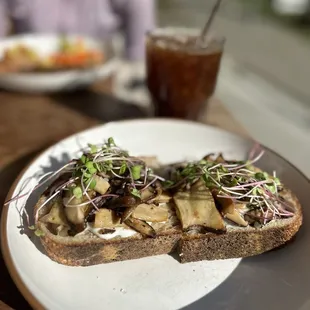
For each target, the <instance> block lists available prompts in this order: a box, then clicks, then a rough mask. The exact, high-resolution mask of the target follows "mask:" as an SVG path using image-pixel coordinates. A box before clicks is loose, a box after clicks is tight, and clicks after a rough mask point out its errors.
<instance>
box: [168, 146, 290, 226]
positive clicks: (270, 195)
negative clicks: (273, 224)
mask: <svg viewBox="0 0 310 310" xmlns="http://www.w3.org/2000/svg"><path fill="white" fill-rule="evenodd" d="M212 155H213V154H211V155H207V156H205V157H204V158H203V159H202V160H200V161H196V162H189V163H187V164H185V165H184V163H183V164H180V165H172V166H171V167H170V170H168V171H169V181H168V182H165V183H164V189H166V190H168V191H170V192H171V193H173V194H174V195H175V196H174V197H175V202H176V205H177V207H178V210H179V212H180V211H181V213H180V219H181V222H182V224H183V229H187V228H188V225H189V224H190V223H191V221H192V219H193V216H192V215H189V213H187V215H185V214H186V213H185V211H186V212H188V210H191V211H190V212H191V214H194V213H192V212H194V211H195V210H196V209H197V202H195V203H194V204H193V203H191V204H189V203H188V201H189V200H190V197H191V196H192V195H193V194H190V193H192V191H193V189H195V190H203V189H208V190H210V191H211V193H212V195H213V198H214V200H215V203H216V205H217V207H218V210H219V211H220V212H221V214H222V215H223V217H225V218H227V219H229V220H230V221H233V222H234V223H235V224H237V225H239V226H247V225H249V224H250V225H252V226H254V227H259V226H262V225H265V224H267V223H268V222H270V221H272V220H275V219H280V218H289V217H292V216H293V215H294V208H293V207H292V206H290V205H289V204H288V203H287V202H286V201H285V200H284V199H283V198H282V197H281V190H282V188H283V186H282V184H281V182H280V180H279V179H278V178H277V177H276V175H275V173H274V175H273V176H271V175H269V174H267V173H266V172H263V171H261V170H260V169H258V168H257V167H254V166H253V165H254V163H256V162H257V161H258V160H259V159H260V158H261V156H262V155H263V152H261V153H260V154H258V155H257V156H256V158H254V159H249V160H247V161H228V160H225V159H224V157H223V156H222V155H221V154H220V155H219V156H217V157H215V158H213V156H212ZM180 193H181V194H180ZM180 195H181V196H182V195H183V197H184V195H185V196H187V198H188V200H187V202H186V204H185V203H184V199H183V200H180V199H179V198H178V197H180ZM189 205H191V207H189ZM210 205H211V204H210V203H209V204H208V203H205V209H210ZM199 208H200V210H203V207H202V203H200V205H199ZM202 212H206V211H200V212H199V218H200V215H201V214H202ZM205 214H206V213H205ZM185 216H186V218H185ZM213 216H214V215H213ZM209 217H210V215H209ZM218 224H219V222H218ZM219 225H220V224H219ZM209 228H213V227H209Z"/></svg>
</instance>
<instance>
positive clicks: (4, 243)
mask: <svg viewBox="0 0 310 310" xmlns="http://www.w3.org/2000/svg"><path fill="white" fill-rule="evenodd" d="M141 121H143V122H147V121H153V122H154V121H155V122H158V121H159V122H161V121H169V122H173V123H184V124H196V125H200V126H202V127H209V128H214V129H217V130H219V131H222V132H223V133H226V134H227V133H228V134H231V135H233V136H235V137H238V138H242V139H244V140H247V141H251V137H244V136H242V135H240V134H237V133H234V132H231V131H229V130H226V129H222V128H220V127H217V126H214V125H209V124H205V123H200V122H196V121H191V120H181V119H173V118H166V117H163V118H155V117H151V118H135V119H129V120H128V119H127V120H118V121H111V122H106V123H102V124H99V125H94V126H91V127H89V128H87V129H84V130H81V131H78V132H76V133H74V134H71V135H69V136H67V137H64V138H63V139H60V140H59V141H57V142H56V143H53V144H52V145H50V146H48V147H46V148H44V149H43V150H41V151H40V152H39V153H38V154H37V155H35V156H34V157H33V158H32V159H31V160H30V161H29V162H28V163H27V164H26V166H25V167H24V168H23V169H22V170H21V171H20V172H19V174H18V175H17V177H16V178H15V180H14V182H13V183H12V185H11V186H10V189H9V191H8V194H7V195H6V197H5V201H7V200H8V199H11V198H12V196H13V193H14V191H15V189H16V187H17V184H18V183H19V181H20V179H21V178H22V177H23V175H24V173H25V172H26V171H27V169H28V168H29V167H30V166H31V165H32V164H33V163H34V162H35V161H36V160H37V159H38V158H39V157H40V156H41V155H42V154H43V153H45V152H46V151H48V150H49V149H51V148H53V147H54V146H55V145H57V144H59V143H62V142H63V141H64V140H67V139H70V138H72V137H74V136H76V135H79V134H83V133H85V132H87V131H90V130H92V129H96V128H100V127H104V126H107V125H110V124H120V123H126V122H141ZM260 145H261V146H262V147H263V148H265V149H266V150H268V151H269V152H271V153H273V154H274V155H276V156H278V157H280V158H281V159H282V160H284V161H285V162H286V163H287V164H289V165H290V166H291V167H292V168H294V169H295V170H296V171H297V172H298V173H299V174H300V175H301V176H302V177H303V178H304V179H305V180H306V181H307V182H308V184H309V185H310V179H309V178H308V177H307V176H306V175H305V174H304V173H303V172H302V171H301V170H300V169H299V168H297V167H296V166H295V165H294V164H292V163H291V162H290V161H289V160H287V159H286V158H285V157H283V156H282V155H280V154H279V153H277V152H275V151H273V150H272V149H270V148H269V147H267V146H265V145H264V144H262V143H260ZM8 211H9V205H3V209H2V212H1V223H0V233H1V235H0V239H1V240H0V241H1V252H2V257H3V259H4V262H5V265H6V267H7V269H8V272H9V274H10V277H11V279H12V280H13V282H14V284H15V285H16V287H17V288H18V290H19V291H20V293H21V294H22V295H23V297H24V298H25V300H26V301H27V302H28V303H29V304H30V306H31V307H33V308H34V309H40V310H41V309H45V308H44V306H43V305H42V304H41V302H40V301H39V300H38V299H37V298H36V296H35V295H34V294H32V293H31V292H30V290H29V289H28V287H27V285H26V284H25V283H24V281H23V280H22V278H21V276H20V274H19V273H18V271H17V269H16V268H15V265H14V262H13V259H12V255H11V252H10V250H9V245H8V236H7V217H8Z"/></svg>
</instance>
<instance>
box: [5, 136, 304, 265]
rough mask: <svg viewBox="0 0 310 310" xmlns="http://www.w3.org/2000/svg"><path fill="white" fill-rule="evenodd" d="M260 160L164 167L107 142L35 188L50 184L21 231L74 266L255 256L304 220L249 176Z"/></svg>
mask: <svg viewBox="0 0 310 310" xmlns="http://www.w3.org/2000/svg"><path fill="white" fill-rule="evenodd" d="M261 156H263V152H261V153H260V154H259V155H258V156H256V158H250V159H248V160H246V161H236V160H234V161H232V160H226V159H225V158H224V157H223V156H222V155H221V154H218V155H213V154H210V155H207V156H205V157H204V158H202V159H201V160H198V161H193V162H184V163H177V164H171V165H165V166H164V165H160V163H159V162H158V161H157V160H156V158H155V157H134V156H130V155H129V154H128V152H127V151H125V150H123V149H122V148H120V147H118V146H117V145H116V144H115V142H114V140H113V138H109V139H108V140H107V141H106V142H105V143H104V144H102V145H97V146H95V145H89V147H88V148H87V149H85V150H84V151H83V154H82V155H81V157H80V158H77V159H73V160H71V161H70V162H69V163H67V164H66V165H65V166H63V167H62V168H61V169H59V170H58V171H56V172H55V173H54V174H52V175H50V176H49V177H48V178H47V179H45V181H42V182H41V183H40V184H38V186H37V188H39V187H42V186H44V184H46V182H47V181H52V184H51V185H49V186H47V185H45V186H46V188H45V190H44V193H43V194H42V196H41V197H40V199H39V201H38V203H37V204H36V206H35V207H34V211H35V212H34V213H35V216H34V225H33V226H30V227H31V229H33V230H34V232H35V234H36V235H37V236H38V237H39V238H40V240H41V242H42V244H43V246H44V248H45V250H46V252H47V255H48V256H49V257H50V258H51V259H52V260H54V261H56V262H59V263H61V264H65V265H73V266H88V265H94V264H101V263H108V262H113V261H123V260H128V259H135V258H142V257H146V256H153V255H159V254H168V253H171V252H173V251H177V252H178V255H179V258H180V261H181V263H186V262H191V261H199V260H214V259H228V258H241V257H247V256H253V255H258V254H261V253H264V252H267V251H269V250H272V249H274V248H277V247H279V246H281V245H284V244H286V243H287V242H288V241H290V240H291V239H292V237H293V236H294V235H295V234H296V233H297V232H298V230H299V228H300V226H301V225H302V219H303V217H302V209H301V206H300V204H299V202H298V199H297V198H296V196H295V195H294V194H293V193H292V192H291V191H290V190H289V189H288V188H286V187H285V185H284V184H283V183H282V182H281V180H279V178H277V176H276V173H275V172H274V173H273V175H270V174H268V173H267V172H264V171H262V170H260V169H259V168H257V167H256V166H255V163H256V162H257V161H258V160H259V159H260V157H261ZM146 163H150V164H151V165H150V166H148V165H147V164H146ZM28 194H29V193H28ZM24 195H25V194H23V195H21V196H17V197H13V198H12V199H11V200H9V201H8V202H6V203H10V202H11V201H14V200H16V199H19V198H20V197H23V196H24ZM29 225H30V224H29Z"/></svg>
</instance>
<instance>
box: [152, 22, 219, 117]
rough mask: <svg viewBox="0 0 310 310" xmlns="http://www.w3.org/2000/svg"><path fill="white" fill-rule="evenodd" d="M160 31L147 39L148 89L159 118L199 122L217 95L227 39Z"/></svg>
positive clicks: (196, 33)
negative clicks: (202, 39) (200, 116)
mask: <svg viewBox="0 0 310 310" xmlns="http://www.w3.org/2000/svg"><path fill="white" fill-rule="evenodd" d="M197 38H198V31H195V30H191V29H187V28H184V29H183V28H158V29H155V30H154V31H151V32H149V33H148V34H147V36H146V70H147V86H148V89H149V92H150V94H151V97H152V101H153V104H154V109H155V116H159V117H174V118H183V119H191V120H198V119H199V115H200V114H201V113H202V112H203V110H204V109H205V107H206V104H207V102H208V99H209V98H210V97H211V96H212V95H213V93H214V91H215V88H216V82H217V76H218V72H219V68H220V63H221V58H222V53H223V47H224V43H225V39H224V38H223V37H217V36H209V37H207V38H206V39H205V40H204V41H203V42H200V41H199V40H197Z"/></svg>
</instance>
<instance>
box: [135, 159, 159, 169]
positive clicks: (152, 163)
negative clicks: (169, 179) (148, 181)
mask: <svg viewBox="0 0 310 310" xmlns="http://www.w3.org/2000/svg"><path fill="white" fill-rule="evenodd" d="M138 158H139V159H140V160H142V161H143V162H144V163H145V165H146V166H147V167H149V168H152V169H157V168H160V162H159V160H158V158H157V157H156V156H139V157H138Z"/></svg>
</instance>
